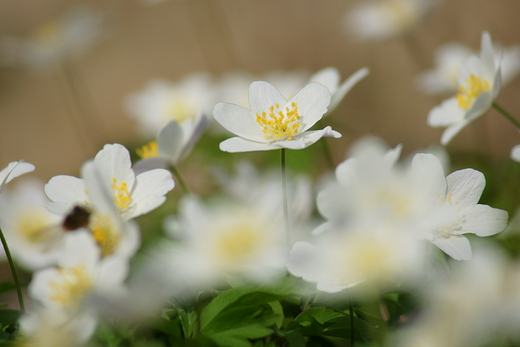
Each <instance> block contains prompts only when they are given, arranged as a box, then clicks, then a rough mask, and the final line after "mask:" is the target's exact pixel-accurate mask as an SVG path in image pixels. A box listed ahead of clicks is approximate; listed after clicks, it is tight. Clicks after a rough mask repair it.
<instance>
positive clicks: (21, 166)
mask: <svg viewBox="0 0 520 347" xmlns="http://www.w3.org/2000/svg"><path fill="white" fill-rule="evenodd" d="M31 171H34V165H33V164H29V163H24V162H23V161H13V162H11V163H9V165H7V167H5V168H3V169H2V170H0V192H2V190H3V189H4V187H5V185H6V184H7V183H9V182H11V181H12V180H13V179H15V178H16V177H18V176H21V175H23V174H25V173H28V172H31Z"/></svg>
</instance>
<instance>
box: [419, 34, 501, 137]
mask: <svg viewBox="0 0 520 347" xmlns="http://www.w3.org/2000/svg"><path fill="white" fill-rule="evenodd" d="M458 81H459V92H458V93H457V95H456V96H454V97H452V98H450V99H447V100H445V101H443V102H442V104H441V105H439V106H436V107H434V108H433V109H432V110H431V111H430V113H429V115H428V125H430V126H433V127H448V128H447V129H446V130H445V131H444V133H443V134H442V137H441V143H442V144H443V145H446V144H448V143H449V142H450V140H451V139H452V138H453V137H454V136H455V135H457V134H458V133H459V131H461V130H462V128H464V127H465V126H466V125H468V124H469V123H470V122H472V121H473V120H475V119H477V118H478V117H480V116H481V115H483V114H484V113H485V112H486V111H487V110H488V109H489V108H490V107H491V105H492V103H493V100H495V98H496V96H497V95H498V92H499V90H500V86H501V73H500V65H499V64H497V63H496V61H495V58H494V50H493V44H492V42H491V36H490V35H489V33H488V32H484V33H483V34H482V42H481V51H480V56H476V55H471V56H469V57H468V58H467V59H465V60H464V62H462V63H461V66H460V69H459V75H458Z"/></svg>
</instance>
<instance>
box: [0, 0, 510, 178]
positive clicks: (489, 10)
mask: <svg viewBox="0 0 520 347" xmlns="http://www.w3.org/2000/svg"><path fill="white" fill-rule="evenodd" d="M358 2H360V1H347V0H342V1H340V0H184V1H174V0H170V1H166V2H164V3H162V4H159V5H156V6H143V5H142V4H140V3H138V2H135V1H131V0H99V1H73V0H68V1H67V0H0V34H1V35H19V36H23V35H27V34H28V33H30V32H31V30H34V29H35V28H36V26H38V25H41V24H43V23H45V22H46V21H49V20H51V19H52V18H54V16H58V15H60V14H62V13H63V12H65V11H67V10H69V9H71V8H72V7H74V6H75V5H79V4H84V3H87V4H92V5H94V6H96V7H97V8H99V9H101V10H103V11H106V13H107V24H108V25H107V27H108V31H107V37H106V39H105V40H104V41H102V42H100V43H99V44H97V45H96V46H94V47H93V48H91V49H90V50H89V51H88V52H86V54H84V55H82V56H81V57H79V58H77V59H73V60H69V61H68V62H67V69H68V71H69V72H70V73H71V74H72V75H73V76H74V78H75V80H76V81H77V82H78V85H77V88H78V90H80V91H81V93H82V95H83V102H85V104H86V105H89V106H88V107H87V109H88V112H89V118H88V121H85V120H82V121H81V122H82V123H81V124H82V126H81V127H80V130H79V132H78V129H77V127H74V118H73V117H72V116H71V109H70V107H69V106H68V104H67V102H66V98H65V97H64V93H63V88H62V80H60V78H59V76H60V75H59V73H58V72H57V71H55V70H52V69H47V70H43V71H35V70H30V69H22V68H12V67H11V68H0V167H3V166H5V165H6V164H7V163H8V162H10V161H13V160H19V159H22V158H23V159H25V160H26V161H28V162H31V163H34V164H35V165H36V167H37V171H36V174H38V175H39V176H40V177H42V178H43V179H49V178H50V177H52V176H54V175H57V174H75V175H77V173H78V170H79V167H80V165H81V163H83V161H84V160H86V159H88V158H90V157H92V156H93V155H94V154H95V153H96V152H97V151H98V150H99V149H100V148H101V147H102V145H103V144H104V143H112V142H123V143H125V142H129V141H134V142H135V140H136V138H135V134H136V132H135V123H133V122H132V121H131V120H130V119H129V118H128V117H127V116H126V115H125V112H124V109H123V107H122V101H123V99H124V98H125V96H127V95H128V94H129V93H131V92H134V91H137V90H140V89H142V88H143V86H144V85H145V83H146V82H147V81H148V80H150V79H152V78H156V77H165V78H170V79H173V80H175V79H180V78H182V77H183V76H185V75H187V74H189V73H191V72H196V71H209V72H212V73H214V74H216V75H219V74H222V73H223V72H225V71H227V70H231V69H235V68H239V69H242V70H249V71H251V72H254V73H262V72H267V71H269V70H274V69H287V70H293V69H302V68H303V69H307V70H309V71H315V70H318V69H320V68H323V67H326V66H336V67H337V68H338V69H339V70H340V71H341V72H342V74H343V76H347V75H349V74H351V73H352V72H354V71H355V70H357V69H358V68H360V67H362V66H368V67H369V68H370V69H371V74H370V76H369V77H368V78H367V79H365V80H364V81H362V82H361V83H360V84H359V85H358V86H357V87H356V88H355V89H354V90H353V91H352V92H351V94H349V95H348V96H347V98H346V99H345V100H344V101H343V103H342V105H341V107H340V109H339V110H338V112H337V114H336V115H335V116H334V119H331V120H330V122H331V123H332V125H333V126H334V128H335V129H337V130H339V131H340V132H342V133H343V134H344V137H343V139H341V140H338V142H336V143H335V144H336V146H335V150H336V152H338V153H341V155H342V153H344V152H345V150H346V149H347V147H348V144H349V143H350V142H351V141H352V140H353V139H355V138H357V137H359V136H361V135H364V134H367V133H373V134H377V135H380V136H382V137H383V138H384V139H385V140H386V141H388V142H389V143H390V144H391V145H395V144H397V143H403V144H404V146H405V151H414V150H416V149H418V148H420V147H426V146H429V145H431V144H434V143H438V141H439V139H440V135H441V132H442V130H441V129H432V128H429V127H428V126H427V125H426V116H427V114H428V111H429V110H430V109H431V108H432V107H433V106H435V105H436V104H438V103H439V102H440V101H441V100H442V99H441V98H439V97H432V96H425V95H422V94H421V93H420V92H419V91H417V89H416V88H415V85H414V77H415V76H416V74H417V73H418V72H420V71H422V70H424V69H425V68H428V67H430V66H431V65H432V64H433V53H434V51H435V48H436V47H438V46H439V45H441V44H442V43H445V42H447V41H460V42H462V43H465V44H467V45H469V46H471V47H473V48H474V49H475V50H478V49H479V46H480V37H481V33H482V31H483V30H488V31H490V33H491V35H492V38H493V40H494V41H496V42H500V43H502V44H503V45H504V46H508V45H511V44H514V43H517V42H518V43H520V35H519V34H520V20H518V18H519V15H520V1H516V0H494V1H490V0H444V3H443V4H442V6H441V7H439V8H438V9H437V10H435V11H434V12H433V13H432V14H431V15H430V16H429V18H427V20H426V21H425V22H424V23H423V24H422V25H421V26H420V27H418V28H417V30H416V31H415V32H414V33H413V35H412V36H411V37H410V38H409V39H408V40H402V39H393V40H390V41H384V42H358V41H356V40H354V39H353V38H352V37H351V36H349V35H348V33H346V32H345V30H344V27H343V24H342V19H343V16H344V14H345V13H346V12H347V11H348V10H349V9H350V8H352V7H353V5H355V4H356V3H358ZM411 47H415V48H416V49H411ZM413 52H415V53H413ZM519 91H520V78H516V79H515V80H514V81H513V82H512V83H510V84H509V85H507V86H506V87H505V88H504V89H503V91H502V92H501V93H500V95H499V97H498V100H497V101H498V102H499V103H500V104H501V105H503V107H505V108H506V109H508V110H509V111H510V112H511V113H513V114H516V115H517V116H518V117H520V100H519ZM516 143H520V136H518V132H517V131H516V130H515V129H514V128H513V127H512V126H510V125H509V124H508V123H507V121H505V119H503V118H502V116H500V115H499V114H498V113H497V112H496V111H494V110H491V111H490V112H489V113H488V114H487V115H486V116H485V117H484V118H482V119H480V120H479V121H477V122H475V124H473V125H472V126H471V127H470V128H467V129H465V130H464V131H463V132H462V133H461V134H460V135H459V136H458V137H457V138H456V139H455V140H454V141H453V142H452V143H451V144H450V145H449V146H448V149H450V150H452V151H453V150H457V149H468V150H483V149H486V148H491V149H492V151H493V152H494V153H496V155H497V156H502V157H507V156H508V155H509V150H510V148H511V147H512V146H513V145H514V144H516Z"/></svg>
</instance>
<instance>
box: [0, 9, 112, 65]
mask: <svg viewBox="0 0 520 347" xmlns="http://www.w3.org/2000/svg"><path fill="white" fill-rule="evenodd" d="M103 21H104V15H103V14H102V13H100V12H99V11H97V10H94V9H93V8H91V7H88V6H80V7H76V8H74V9H72V10H71V11H69V12H67V13H65V14H64V15H63V16H62V17H59V18H56V19H54V20H53V21H50V22H48V23H45V24H44V25H42V26H40V27H39V28H37V29H36V30H35V31H34V32H33V33H32V34H31V35H30V36H29V37H27V38H18V37H8V36H4V37H2V38H0V63H2V64H4V65H22V66H30V67H42V66H46V65H49V64H53V63H59V62H60V61H61V60H62V59H65V58H68V57H70V56H73V55H78V54H81V53H83V52H84V51H85V50H87V49H88V48H90V47H91V46H92V45H93V44H95V43H96V42H97V41H99V40H100V39H101V38H102V30H103Z"/></svg>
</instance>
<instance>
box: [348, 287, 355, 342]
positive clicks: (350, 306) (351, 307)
mask: <svg viewBox="0 0 520 347" xmlns="http://www.w3.org/2000/svg"><path fill="white" fill-rule="evenodd" d="M348 313H349V314H350V347H354V342H355V341H356V331H355V330H354V305H353V304H352V298H351V297H349V298H348Z"/></svg>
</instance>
